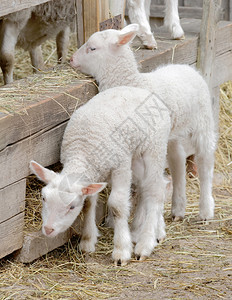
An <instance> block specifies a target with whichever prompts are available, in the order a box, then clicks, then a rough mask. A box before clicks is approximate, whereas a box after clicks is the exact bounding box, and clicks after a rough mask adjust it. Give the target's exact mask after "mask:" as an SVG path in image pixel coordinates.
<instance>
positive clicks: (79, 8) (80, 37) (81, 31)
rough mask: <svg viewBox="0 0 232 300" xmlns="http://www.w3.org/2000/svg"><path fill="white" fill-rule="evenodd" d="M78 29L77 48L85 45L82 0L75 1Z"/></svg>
mask: <svg viewBox="0 0 232 300" xmlns="http://www.w3.org/2000/svg"><path fill="white" fill-rule="evenodd" d="M75 9H76V28H77V48H80V47H81V46H82V45H83V44H84V27H83V26H84V21H83V5H82V0H75Z"/></svg>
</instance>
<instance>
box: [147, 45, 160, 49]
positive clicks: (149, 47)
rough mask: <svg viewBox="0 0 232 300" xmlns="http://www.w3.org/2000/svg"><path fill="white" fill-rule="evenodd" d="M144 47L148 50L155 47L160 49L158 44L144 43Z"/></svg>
mask: <svg viewBox="0 0 232 300" xmlns="http://www.w3.org/2000/svg"><path fill="white" fill-rule="evenodd" d="M144 48H145V49H148V50H155V49H158V46H157V45H144Z"/></svg>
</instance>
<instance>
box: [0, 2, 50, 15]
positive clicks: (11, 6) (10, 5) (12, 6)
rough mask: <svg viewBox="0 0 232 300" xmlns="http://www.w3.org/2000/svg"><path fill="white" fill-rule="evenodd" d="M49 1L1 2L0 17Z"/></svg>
mask: <svg viewBox="0 0 232 300" xmlns="http://www.w3.org/2000/svg"><path fill="white" fill-rule="evenodd" d="M48 1H50V0H1V5H0V17H2V16H5V15H8V14H11V13H13V12H16V11H19V10H22V9H25V8H29V7H32V6H36V5H39V4H42V3H45V2H48Z"/></svg>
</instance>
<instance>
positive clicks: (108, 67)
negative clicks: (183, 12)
mask: <svg viewBox="0 0 232 300" xmlns="http://www.w3.org/2000/svg"><path fill="white" fill-rule="evenodd" d="M137 30H138V25H136V24H131V25H128V26H127V27H125V28H124V29H122V30H121V31H117V30H112V29H109V30H105V31H101V32H97V33H94V34H93V35H92V36H91V37H90V38H89V40H88V41H87V42H86V43H85V44H84V45H83V46H82V47H81V48H80V49H79V50H78V51H77V52H76V53H74V55H73V56H72V58H71V65H72V66H73V67H74V68H77V69H79V70H81V71H82V72H84V73H87V74H90V75H92V76H94V77H95V78H96V80H97V82H98V83H99V90H100V91H104V90H106V89H108V88H111V87H115V86H120V85H127V86H135V87H142V88H146V89H148V90H149V91H150V92H152V93H155V94H156V95H158V97H159V98H160V99H162V101H163V102H164V103H165V104H166V106H167V107H168V109H169V111H170V113H171V120H172V129H171V134H170V137H169V145H168V163H169V167H170V170H171V174H172V179H173V195H172V217H173V219H174V220H178V219H182V218H184V214H185V207H186V193H185V186H186V181H185V161H186V157H187V156H189V155H190V154H195V156H196V163H197V167H198V172H199V179H200V185H201V192H200V218H201V219H203V220H206V219H210V218H213V216H214V199H213V197H212V179H213V170H214V151H215V147H216V136H215V132H214V120H213V114H212V105H211V97H210V94H209V89H208V86H207V84H206V82H205V81H204V79H203V78H202V76H201V75H200V74H199V73H198V72H197V71H195V70H194V69H193V68H191V67H190V66H188V65H167V66H163V67H161V68H159V69H157V70H155V71H153V72H151V73H140V72H139V71H138V66H137V63H136V60H135V57H134V54H133V52H132V51H131V49H130V47H129V46H128V43H129V42H130V41H132V40H133V38H134V37H135V36H136V34H137ZM183 145H184V146H183ZM189 147H191V149H192V153H187V154H186V151H185V149H186V148H189Z"/></svg>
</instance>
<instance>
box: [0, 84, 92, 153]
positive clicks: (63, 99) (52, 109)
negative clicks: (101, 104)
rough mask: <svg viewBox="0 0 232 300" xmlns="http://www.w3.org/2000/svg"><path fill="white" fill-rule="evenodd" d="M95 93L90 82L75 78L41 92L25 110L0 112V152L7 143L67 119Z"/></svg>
mask: <svg viewBox="0 0 232 300" xmlns="http://www.w3.org/2000/svg"><path fill="white" fill-rule="evenodd" d="M96 93H97V88H96V86H95V85H94V84H93V83H91V82H89V83H86V82H83V81H82V82H80V81H77V82H76V84H72V85H71V86H68V87H67V88H66V89H65V90H63V92H61V91H58V92H57V93H55V94H53V95H52V94H51V95H50V96H47V97H46V96H44V95H43V96H41V101H40V102H37V103H32V104H31V105H30V106H28V107H27V108H26V113H25V112H23V111H22V112H20V111H18V113H17V114H14V115H2V117H1V115H0V155H1V150H3V149H4V148H5V147H6V146H7V145H10V144H13V143H15V142H17V141H18V140H22V139H23V138H25V137H27V136H30V135H33V134H34V133H36V132H38V131H40V130H42V129H45V128H46V129H47V130H48V129H49V128H52V127H55V126H56V125H58V124H60V123H61V122H63V121H65V120H68V119H69V117H70V115H71V114H72V113H73V111H74V110H75V109H76V108H77V107H79V106H80V105H81V104H83V103H85V102H86V101H87V100H89V99H90V98H92V97H93V96H94V95H95V94H96ZM38 97H39V95H38ZM23 110H25V108H24V109H23ZM6 132H7V134H6Z"/></svg>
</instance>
